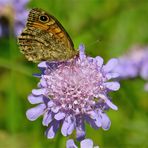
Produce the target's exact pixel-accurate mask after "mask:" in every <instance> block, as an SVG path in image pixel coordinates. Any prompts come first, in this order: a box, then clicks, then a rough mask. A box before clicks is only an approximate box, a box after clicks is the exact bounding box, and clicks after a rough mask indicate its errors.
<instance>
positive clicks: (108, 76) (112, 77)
mask: <svg viewBox="0 0 148 148" xmlns="http://www.w3.org/2000/svg"><path fill="white" fill-rule="evenodd" d="M119 76H120V74H119V73H107V74H106V78H107V80H110V79H114V78H118V77H119Z"/></svg>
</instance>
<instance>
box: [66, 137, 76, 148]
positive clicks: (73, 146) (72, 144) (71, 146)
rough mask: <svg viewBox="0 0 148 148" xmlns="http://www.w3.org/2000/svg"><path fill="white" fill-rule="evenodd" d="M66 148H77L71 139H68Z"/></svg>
mask: <svg viewBox="0 0 148 148" xmlns="http://www.w3.org/2000/svg"><path fill="white" fill-rule="evenodd" d="M66 148H78V147H77V146H76V145H75V143H74V141H73V139H69V140H67V142H66Z"/></svg>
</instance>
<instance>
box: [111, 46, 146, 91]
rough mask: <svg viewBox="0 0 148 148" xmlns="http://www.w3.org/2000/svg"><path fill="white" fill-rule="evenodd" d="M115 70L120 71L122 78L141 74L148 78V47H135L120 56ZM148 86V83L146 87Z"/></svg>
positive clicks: (142, 76)
mask: <svg viewBox="0 0 148 148" xmlns="http://www.w3.org/2000/svg"><path fill="white" fill-rule="evenodd" d="M113 71H114V72H117V73H119V75H120V79H127V78H135V77H137V76H140V77H141V78H143V79H144V80H148V48H147V47H145V48H142V47H140V46H136V47H133V48H132V49H131V50H130V52H129V53H127V54H126V55H123V56H122V57H120V58H119V62H118V65H117V66H116V68H115V69H113ZM147 88H148V84H147V83H146V85H145V89H146V90H148V89H147Z"/></svg>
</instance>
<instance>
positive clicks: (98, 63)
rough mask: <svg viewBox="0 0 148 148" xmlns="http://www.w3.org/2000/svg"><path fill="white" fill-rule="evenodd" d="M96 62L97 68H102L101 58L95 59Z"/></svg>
mask: <svg viewBox="0 0 148 148" xmlns="http://www.w3.org/2000/svg"><path fill="white" fill-rule="evenodd" d="M95 59H96V62H97V66H99V67H102V65H103V58H101V57H100V56H97V57H95Z"/></svg>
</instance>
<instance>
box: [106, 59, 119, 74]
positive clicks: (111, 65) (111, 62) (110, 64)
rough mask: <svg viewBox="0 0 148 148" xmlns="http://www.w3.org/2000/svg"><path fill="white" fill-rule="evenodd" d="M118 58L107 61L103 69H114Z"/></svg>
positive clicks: (107, 70)
mask: <svg viewBox="0 0 148 148" xmlns="http://www.w3.org/2000/svg"><path fill="white" fill-rule="evenodd" d="M117 63H118V60H117V59H111V60H109V61H108V62H107V64H106V65H104V66H103V70H104V71H105V72H110V71H111V70H112V69H114V68H115V66H116V65H117Z"/></svg>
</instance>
